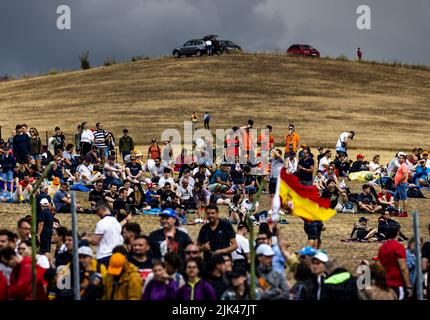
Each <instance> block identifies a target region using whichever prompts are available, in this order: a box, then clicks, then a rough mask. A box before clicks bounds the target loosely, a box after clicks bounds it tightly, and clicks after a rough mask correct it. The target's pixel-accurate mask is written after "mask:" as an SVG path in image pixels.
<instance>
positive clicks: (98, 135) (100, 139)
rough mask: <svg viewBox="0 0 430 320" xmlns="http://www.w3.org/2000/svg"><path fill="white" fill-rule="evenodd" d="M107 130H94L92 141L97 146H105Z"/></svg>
mask: <svg viewBox="0 0 430 320" xmlns="http://www.w3.org/2000/svg"><path fill="white" fill-rule="evenodd" d="M106 137H107V132H106V130H102V131H94V143H95V145H96V146H97V147H98V148H106V143H105V140H106Z"/></svg>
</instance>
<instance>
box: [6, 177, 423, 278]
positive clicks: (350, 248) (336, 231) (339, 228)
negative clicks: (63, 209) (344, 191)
mask: <svg viewBox="0 0 430 320" xmlns="http://www.w3.org/2000/svg"><path fill="white" fill-rule="evenodd" d="M351 187H352V189H353V191H354V192H358V191H359V188H360V185H359V184H357V183H351ZM425 195H426V196H427V197H428V198H430V192H428V191H427V192H425ZM87 197H88V194H83V193H78V198H79V199H80V200H81V201H82V202H83V203H86V204H88V203H87V201H86V199H87ZM260 200H261V201H260V208H261V209H263V210H264V209H268V208H269V205H270V201H269V196H268V195H265V194H263V195H262V198H261V199H260ZM410 205H411V210H412V209H417V210H419V211H420V214H421V215H420V226H421V228H420V230H421V235H422V236H423V237H424V239H427V238H428V232H427V226H428V224H429V223H430V215H429V211H428V208H429V205H430V200H429V199H411V201H410ZM29 213H30V206H29V205H10V204H2V205H0V229H1V228H9V229H11V230H15V228H16V226H15V224H16V222H17V221H18V219H19V218H21V217H22V216H24V215H25V214H29ZM221 214H222V216H224V217H226V216H227V207H225V206H224V207H222V208H221ZM56 216H57V218H58V219H59V220H60V221H61V223H62V224H63V225H64V226H67V227H70V226H71V219H70V215H69V214H57V215H56ZM360 216H361V215H357V214H341V213H339V214H337V215H336V216H334V217H333V218H332V219H331V220H329V221H327V222H326V223H325V225H326V227H327V231H325V232H324V233H323V236H322V240H323V247H324V248H325V249H326V250H327V251H328V253H329V255H330V256H331V257H332V258H336V259H337V260H338V261H339V263H340V264H341V265H344V266H345V267H347V268H348V269H349V270H350V271H354V270H355V268H356V267H357V265H358V264H359V263H360V261H361V260H370V259H371V258H372V257H374V256H375V255H377V252H378V249H379V247H380V244H379V243H345V242H341V239H345V238H347V237H348V236H349V235H350V233H351V230H352V226H353V224H354V222H356V221H357V220H358V218H359V217H360ZM367 217H368V218H369V219H370V221H369V225H371V226H376V225H377V220H378V217H379V215H377V214H375V215H367ZM283 218H285V219H286V220H287V221H289V222H290V223H289V224H288V225H281V228H282V231H283V234H284V235H285V238H286V240H287V241H288V242H289V243H290V244H291V250H293V251H296V250H299V249H300V248H301V247H303V246H304V245H305V244H306V241H307V240H306V239H307V238H306V235H305V233H304V231H303V222H302V220H301V219H299V218H297V217H295V216H289V215H288V216H283ZM395 219H396V218H395ZM396 220H397V221H399V222H400V223H401V225H402V231H403V232H404V233H405V234H406V235H407V236H412V235H413V229H412V215H410V217H408V218H397V219H396ZM97 221H98V217H97V216H96V215H79V216H78V224H79V233H82V232H87V233H92V232H94V229H95V225H96V223H97ZM133 221H135V222H137V223H139V224H140V226H141V227H142V230H143V232H144V234H149V233H150V232H151V231H152V230H154V229H155V228H157V227H158V226H159V223H158V218H157V217H154V216H136V217H134V219H133ZM199 228H200V227H199V226H198V225H195V226H187V229H188V230H189V233H190V235H191V237H192V238H193V240H194V241H195V240H196V239H197V235H198V231H199Z"/></svg>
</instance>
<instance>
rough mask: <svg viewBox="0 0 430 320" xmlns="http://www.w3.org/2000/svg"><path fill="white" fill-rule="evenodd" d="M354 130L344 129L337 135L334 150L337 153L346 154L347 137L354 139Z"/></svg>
mask: <svg viewBox="0 0 430 320" xmlns="http://www.w3.org/2000/svg"><path fill="white" fill-rule="evenodd" d="M354 136H355V132H354V131H346V132H342V133H341V134H340V136H339V139H338V140H337V143H336V152H337V153H341V152H343V153H345V155H346V156H348V147H349V141H348V140H349V139H351V140H354Z"/></svg>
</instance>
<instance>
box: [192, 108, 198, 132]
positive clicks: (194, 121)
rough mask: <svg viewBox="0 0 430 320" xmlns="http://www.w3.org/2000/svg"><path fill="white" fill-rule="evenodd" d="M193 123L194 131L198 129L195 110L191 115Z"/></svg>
mask: <svg viewBox="0 0 430 320" xmlns="http://www.w3.org/2000/svg"><path fill="white" fill-rule="evenodd" d="M191 123H192V126H193V127H192V128H193V132H194V131H195V130H196V128H197V115H196V113H195V112H193V114H192V115H191Z"/></svg>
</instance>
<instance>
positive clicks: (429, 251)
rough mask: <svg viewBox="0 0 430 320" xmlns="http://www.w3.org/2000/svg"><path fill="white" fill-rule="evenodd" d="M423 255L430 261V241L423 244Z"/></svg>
mask: <svg viewBox="0 0 430 320" xmlns="http://www.w3.org/2000/svg"><path fill="white" fill-rule="evenodd" d="M421 257H422V258H427V260H428V261H429V263H430V241H427V242H426V243H424V244H423V247H422V249H421Z"/></svg>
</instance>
